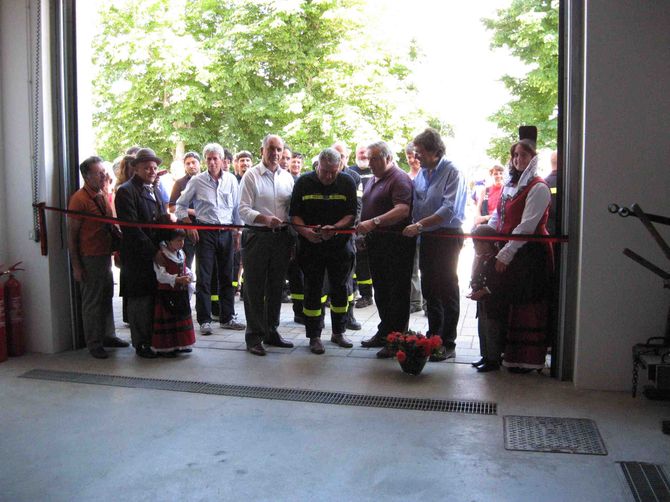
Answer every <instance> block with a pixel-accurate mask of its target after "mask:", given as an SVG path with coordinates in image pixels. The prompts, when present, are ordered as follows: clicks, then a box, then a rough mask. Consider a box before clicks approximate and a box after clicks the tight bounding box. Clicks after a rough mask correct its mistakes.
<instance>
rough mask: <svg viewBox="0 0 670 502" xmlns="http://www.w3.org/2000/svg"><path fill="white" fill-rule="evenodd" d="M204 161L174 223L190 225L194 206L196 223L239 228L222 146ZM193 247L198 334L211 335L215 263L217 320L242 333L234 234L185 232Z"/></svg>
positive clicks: (233, 182) (207, 151) (209, 149)
mask: <svg viewBox="0 0 670 502" xmlns="http://www.w3.org/2000/svg"><path fill="white" fill-rule="evenodd" d="M203 157H204V159H205V162H206V163H207V171H205V172H203V173H200V174H198V175H196V176H193V177H192V178H191V180H190V181H189V182H188V184H187V185H186V188H185V189H184V191H183V192H182V194H181V196H180V197H179V199H177V210H176V216H177V219H178V220H180V221H182V222H184V223H191V220H190V219H189V217H188V206H189V204H191V202H192V203H193V209H194V210H195V219H196V223H205V224H214V225H230V224H231V223H232V224H235V225H239V224H241V220H240V214H239V195H238V186H237V179H236V178H235V176H234V175H233V174H231V173H229V172H228V171H227V170H225V169H224V162H223V159H224V151H223V148H222V147H221V145H219V144H217V143H210V144H208V145H206V146H205V148H204V151H203ZM187 233H188V236H189V238H190V239H191V241H192V242H195V244H196V252H195V256H196V266H197V280H198V282H197V286H196V291H195V310H196V315H197V320H198V323H199V324H200V332H201V333H202V334H203V335H211V334H212V324H211V323H212V298H211V280H212V273H213V269H214V264H215V263H216V271H217V275H218V281H219V305H220V307H219V320H220V323H221V327H222V328H224V329H234V330H243V329H245V325H244V324H242V323H239V322H237V319H236V318H235V306H234V302H235V288H234V286H233V281H234V280H235V279H234V278H233V252H234V250H235V248H237V247H239V233H238V231H237V230H232V231H231V230H190V229H189V230H187Z"/></svg>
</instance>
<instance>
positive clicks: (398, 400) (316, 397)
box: [21, 369, 497, 415]
mask: <svg viewBox="0 0 670 502" xmlns="http://www.w3.org/2000/svg"><path fill="white" fill-rule="evenodd" d="M21 378H32V379H36V380H51V381H57V382H70V383H84V384H92V385H107V386H113V387H130V388H137V389H157V390H168V391H174V392H193V393H197V394H213V395H218V396H232V397H250V398H255V399H275V400H281V401H299V402H303V403H318V404H337V405H341V406H366V407H370V408H394V409H398V410H416V411H439V412H444V413H466V414H473V415H495V414H496V413H497V405H496V403H492V402H487V401H462V400H442V399H422V398H412V397H392V396H370V395H365V394H347V393H343V392H327V391H318V390H307V389H282V388H278V387H255V386H250V385H226V384H215V383H206V382H192V381H185V380H162V379H157V378H141V377H127V376H117V375H101V374H93V373H80V372H72V371H54V370H42V369H34V370H30V371H28V372H26V373H24V374H23V375H21Z"/></svg>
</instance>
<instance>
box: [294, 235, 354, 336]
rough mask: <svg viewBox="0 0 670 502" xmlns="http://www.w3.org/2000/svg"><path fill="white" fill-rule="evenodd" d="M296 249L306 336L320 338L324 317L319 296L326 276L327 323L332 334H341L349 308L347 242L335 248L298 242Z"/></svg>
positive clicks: (350, 253) (351, 255)
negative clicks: (300, 276) (328, 301)
mask: <svg viewBox="0 0 670 502" xmlns="http://www.w3.org/2000/svg"><path fill="white" fill-rule="evenodd" d="M298 248H299V249H298V263H299V264H300V268H301V269H302V272H303V274H304V279H305V299H304V302H303V305H304V307H303V314H304V316H305V331H306V333H307V337H308V338H317V337H319V336H321V330H322V329H323V317H324V310H323V305H322V304H321V297H322V292H323V282H324V277H325V275H326V273H327V274H328V281H329V283H330V284H329V296H330V320H331V323H332V327H333V333H338V334H339V333H344V332H345V330H346V324H347V311H348V309H349V302H348V299H347V298H348V296H349V292H348V288H347V283H348V282H349V279H350V277H351V273H352V268H353V263H354V250H353V247H352V245H351V243H350V242H346V243H343V245H341V246H336V245H332V244H330V243H324V244H310V243H307V242H303V241H301V242H300V244H299V246H298Z"/></svg>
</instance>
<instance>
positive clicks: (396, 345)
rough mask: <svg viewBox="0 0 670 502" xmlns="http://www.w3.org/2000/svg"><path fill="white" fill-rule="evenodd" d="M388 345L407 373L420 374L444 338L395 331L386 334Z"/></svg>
mask: <svg viewBox="0 0 670 502" xmlns="http://www.w3.org/2000/svg"><path fill="white" fill-rule="evenodd" d="M386 346H387V348H388V349H389V351H390V352H391V353H392V354H395V356H396V358H397V359H398V362H399V363H400V367H401V368H402V370H403V371H404V372H405V373H409V374H410V375H418V374H419V373H421V371H422V370H423V367H424V366H425V365H426V361H427V360H428V356H430V355H431V354H436V353H437V352H438V351H439V349H440V347H442V339H441V338H440V337H439V336H437V335H434V336H430V337H427V336H424V335H422V334H421V333H416V332H414V331H408V332H407V333H398V332H393V333H389V334H388V335H387V336H386Z"/></svg>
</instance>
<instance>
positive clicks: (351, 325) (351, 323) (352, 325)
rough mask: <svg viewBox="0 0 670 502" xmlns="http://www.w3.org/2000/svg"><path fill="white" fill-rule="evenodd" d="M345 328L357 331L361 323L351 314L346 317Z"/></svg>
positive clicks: (360, 327)
mask: <svg viewBox="0 0 670 502" xmlns="http://www.w3.org/2000/svg"><path fill="white" fill-rule="evenodd" d="M346 327H347V329H350V330H351V331H359V330H361V329H362V328H363V327H362V326H361V323H360V322H358V321H357V320H356V319H354V317H353V316H351V317H350V318H348V319H347V324H346Z"/></svg>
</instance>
